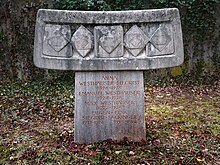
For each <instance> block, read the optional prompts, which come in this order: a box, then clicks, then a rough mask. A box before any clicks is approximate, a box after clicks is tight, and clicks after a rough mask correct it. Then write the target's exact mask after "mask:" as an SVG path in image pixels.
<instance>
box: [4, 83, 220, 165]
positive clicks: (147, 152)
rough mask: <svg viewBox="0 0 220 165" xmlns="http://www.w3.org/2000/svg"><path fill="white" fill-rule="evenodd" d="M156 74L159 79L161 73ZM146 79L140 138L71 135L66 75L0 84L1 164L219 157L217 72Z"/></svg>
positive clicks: (214, 161)
mask: <svg viewBox="0 0 220 165" xmlns="http://www.w3.org/2000/svg"><path fill="white" fill-rule="evenodd" d="M160 82H161V81H160ZM211 83H212V84H211V85H209V83H205V84H202V83H200V84H199V85H188V84H187V85H184V82H180V83H178V82H176V83H173V81H172V83H171V84H168V85H167V84H166V85H164V84H165V82H163V83H162V84H159V85H158V84H157V82H154V83H153V84H147V85H146V87H145V103H146V109H145V110H146V111H145V112H146V113H145V117H146V128H147V129H146V139H147V140H146V141H143V142H139V143H135V142H129V141H127V140H126V139H124V140H123V141H112V140H106V141H103V142H97V143H95V144H91V145H84V144H82V145H78V144H75V143H74V142H73V133H74V132H73V117H74V112H73V108H74V97H73V95H72V93H73V83H72V82H71V81H64V80H59V79H56V80H50V81H49V80H48V81H46V80H41V81H28V82H25V83H24V82H12V83H8V84H6V83H1V85H0V97H1V104H0V109H1V111H0V130H1V132H0V164H146V165H149V164H220V161H219V160H220V156H219V155H220V80H219V79H217V80H215V81H213V82H211Z"/></svg>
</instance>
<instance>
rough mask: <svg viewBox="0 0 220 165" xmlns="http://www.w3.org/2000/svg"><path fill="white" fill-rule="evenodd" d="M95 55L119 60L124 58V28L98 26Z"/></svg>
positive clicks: (96, 28) (95, 30)
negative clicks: (118, 58)
mask: <svg viewBox="0 0 220 165" xmlns="http://www.w3.org/2000/svg"><path fill="white" fill-rule="evenodd" d="M94 34H95V53H96V56H97V57H101V58H117V57H122V56H123V28H122V26H96V27H95V28H94Z"/></svg>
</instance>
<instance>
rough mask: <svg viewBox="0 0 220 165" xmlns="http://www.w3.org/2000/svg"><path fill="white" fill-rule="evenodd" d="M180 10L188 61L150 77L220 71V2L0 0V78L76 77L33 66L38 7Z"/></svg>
mask: <svg viewBox="0 0 220 165" xmlns="http://www.w3.org/2000/svg"><path fill="white" fill-rule="evenodd" d="M168 7H177V8H178V9H179V10H180V14H181V21H182V28H183V37H184V49H185V50H184V52H185V62H184V64H183V65H181V66H179V67H175V68H168V69H158V70H152V71H146V72H145V73H146V75H148V77H147V78H149V79H150V78H152V77H160V78H161V77H172V76H179V75H189V74H190V75H193V76H195V77H197V78H198V77H200V76H202V75H209V76H210V75H214V74H219V73H220V28H219V26H220V19H219V18H220V3H219V0H186V1H184V0H183V1H180V0H156V1H155V0H21V1H16V0H2V1H0V72H1V78H0V79H1V80H9V81H11V80H16V79H22V80H27V79H37V78H38V77H39V76H40V77H46V78H50V77H54V76H56V77H57V76H62V77H65V78H66V77H69V76H72V74H71V73H72V72H68V71H50V70H43V69H38V68H36V67H35V66H34V65H33V60H32V56H33V47H34V42H33V41H34V28H35V19H36V12H37V10H38V9H39V8H55V9H68V10H133V9H152V8H168Z"/></svg>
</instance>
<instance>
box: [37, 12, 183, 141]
mask: <svg viewBox="0 0 220 165" xmlns="http://www.w3.org/2000/svg"><path fill="white" fill-rule="evenodd" d="M182 62H183V43H182V32H181V24H180V17H179V11H178V9H175V8H171V9H157V10H137V11H109V12H103V11H98V12H94V11H67V10H45V9H41V10H39V11H38V14H37V21H36V31H35V47H34V63H35V65H36V66H37V67H40V68H48V69H60V70H75V71H76V73H75V117H74V123H75V124H74V127H75V132H74V140H75V142H77V143H93V142H97V141H100V140H106V139H114V140H121V139H123V138H124V137H127V138H128V139H129V140H133V141H141V140H142V139H143V140H144V139H145V121H144V86H143V70H146V69H155V68H166V67H172V66H177V65H180V64H181V63H182Z"/></svg>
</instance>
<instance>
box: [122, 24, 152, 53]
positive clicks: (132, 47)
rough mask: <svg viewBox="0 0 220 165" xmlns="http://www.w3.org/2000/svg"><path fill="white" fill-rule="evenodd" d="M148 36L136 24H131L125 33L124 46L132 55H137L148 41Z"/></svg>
mask: <svg viewBox="0 0 220 165" xmlns="http://www.w3.org/2000/svg"><path fill="white" fill-rule="evenodd" d="M148 41H149V38H148V37H147V36H146V35H145V34H144V32H143V31H142V30H141V29H140V28H139V27H138V26H137V25H133V26H132V27H131V28H130V29H129V30H128V31H127V33H126V34H125V39H124V42H125V47H126V48H127V49H128V51H129V52H130V53H131V54H132V55H133V56H135V57H136V56H138V55H139V54H140V52H141V51H142V50H143V49H144V47H145V46H146V44H147V43H148Z"/></svg>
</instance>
